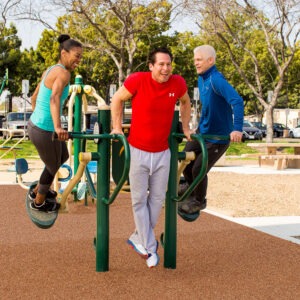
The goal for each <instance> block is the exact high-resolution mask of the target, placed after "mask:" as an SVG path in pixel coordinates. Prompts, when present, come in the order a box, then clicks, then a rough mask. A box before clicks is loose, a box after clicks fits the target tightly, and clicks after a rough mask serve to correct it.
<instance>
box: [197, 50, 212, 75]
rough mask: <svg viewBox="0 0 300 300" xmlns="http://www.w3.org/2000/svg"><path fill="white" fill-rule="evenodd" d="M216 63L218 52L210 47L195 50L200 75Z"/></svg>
mask: <svg viewBox="0 0 300 300" xmlns="http://www.w3.org/2000/svg"><path fill="white" fill-rule="evenodd" d="M215 62H216V51H215V49H214V48H213V47H212V46H210V45H202V46H198V47H196V48H195V49H194V63H195V66H196V69H197V73H198V74H203V73H204V72H205V71H207V70H208V69H210V68H211V67H212V66H213V65H214V64H215Z"/></svg>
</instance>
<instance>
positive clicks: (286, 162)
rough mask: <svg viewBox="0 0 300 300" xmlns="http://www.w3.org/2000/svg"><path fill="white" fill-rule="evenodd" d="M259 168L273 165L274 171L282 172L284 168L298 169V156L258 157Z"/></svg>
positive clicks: (299, 156)
mask: <svg viewBox="0 0 300 300" xmlns="http://www.w3.org/2000/svg"><path fill="white" fill-rule="evenodd" d="M258 163H259V166H261V165H273V167H274V169H276V170H283V169H286V168H288V167H289V168H299V165H300V164H299V163H300V155H299V154H266V155H260V156H259V158H258Z"/></svg>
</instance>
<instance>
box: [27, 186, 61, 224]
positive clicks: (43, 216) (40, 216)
mask: <svg viewBox="0 0 300 300" xmlns="http://www.w3.org/2000/svg"><path fill="white" fill-rule="evenodd" d="M36 185H37V182H34V183H32V184H31V186H30V188H29V190H28V193H27V195H26V199H25V205H26V210H27V213H28V215H29V218H30V219H31V221H32V222H33V223H34V224H35V225H36V226H38V227H39V228H42V229H48V228H50V227H52V225H53V224H54V223H55V221H56V218H57V216H58V211H55V212H51V213H47V212H41V211H37V210H33V209H32V208H31V207H30V204H31V203H32V200H31V199H30V198H29V191H30V189H33V188H34V187H35V186H36Z"/></svg>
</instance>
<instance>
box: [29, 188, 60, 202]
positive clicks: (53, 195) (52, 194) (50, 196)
mask: <svg viewBox="0 0 300 300" xmlns="http://www.w3.org/2000/svg"><path fill="white" fill-rule="evenodd" d="M28 195H29V198H30V199H31V200H32V201H34V199H35V198H36V193H35V192H34V191H33V190H29V193H28ZM56 196H57V193H56V192H55V191H53V190H49V191H48V192H47V195H46V198H47V199H55V198H56Z"/></svg>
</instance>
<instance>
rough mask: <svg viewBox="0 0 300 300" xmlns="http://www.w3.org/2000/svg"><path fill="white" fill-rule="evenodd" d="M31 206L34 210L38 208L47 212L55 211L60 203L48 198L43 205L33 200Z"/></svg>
mask: <svg viewBox="0 0 300 300" xmlns="http://www.w3.org/2000/svg"><path fill="white" fill-rule="evenodd" d="M30 207H31V209H33V210H38V211H41V212H45V213H54V212H56V211H57V210H58V209H59V207H60V204H59V203H56V202H52V201H49V200H48V199H46V200H45V201H44V203H42V204H41V205H37V204H36V203H35V202H34V201H33V202H31V203H30Z"/></svg>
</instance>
